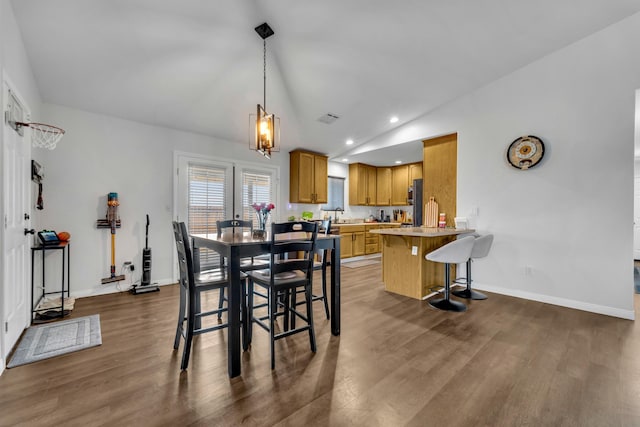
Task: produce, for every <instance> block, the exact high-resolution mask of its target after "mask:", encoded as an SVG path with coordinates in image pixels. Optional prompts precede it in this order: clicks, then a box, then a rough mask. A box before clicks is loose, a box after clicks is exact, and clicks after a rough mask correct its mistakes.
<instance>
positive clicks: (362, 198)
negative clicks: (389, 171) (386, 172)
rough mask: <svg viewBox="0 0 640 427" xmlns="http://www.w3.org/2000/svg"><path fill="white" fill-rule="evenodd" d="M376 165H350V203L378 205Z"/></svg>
mask: <svg viewBox="0 0 640 427" xmlns="http://www.w3.org/2000/svg"><path fill="white" fill-rule="evenodd" d="M376 175H377V172H376V167H375V166H369V165H365V164H363V163H352V164H350V165H349V204H350V205H364V206H376V205H377V203H376V180H377V176H376Z"/></svg>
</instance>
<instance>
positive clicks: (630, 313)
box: [473, 281, 635, 320]
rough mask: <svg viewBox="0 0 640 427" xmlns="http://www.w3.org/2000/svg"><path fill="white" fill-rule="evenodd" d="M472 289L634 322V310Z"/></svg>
mask: <svg viewBox="0 0 640 427" xmlns="http://www.w3.org/2000/svg"><path fill="white" fill-rule="evenodd" d="M473 289H477V290H480V291H487V292H493V293H496V294H501V295H507V296H510V297H516V298H522V299H527V300H531V301H538V302H543V303H546V304H552V305H558V306H560V307H567V308H573V309H576V310H582V311H588V312H590V313H597V314H604V315H606V316H612V317H619V318H621V319H627V320H635V311H634V310H623V309H620V308H615V307H608V306H605V305H598V304H591V303H588V302H582V301H575V300H570V299H566V298H559V297H552V296H549V295H541V294H535V293H533V292H526V291H519V290H514V289H508V288H501V287H498V286H490V285H483V284H482V283H476V282H475V281H474V282H473Z"/></svg>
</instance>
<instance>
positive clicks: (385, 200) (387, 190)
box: [376, 167, 391, 206]
mask: <svg viewBox="0 0 640 427" xmlns="http://www.w3.org/2000/svg"><path fill="white" fill-rule="evenodd" d="M376 204H377V205H378V206H390V205H391V168H390V167H381V168H376Z"/></svg>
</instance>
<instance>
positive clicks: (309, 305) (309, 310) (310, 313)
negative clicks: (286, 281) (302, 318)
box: [305, 282, 317, 353]
mask: <svg viewBox="0 0 640 427" xmlns="http://www.w3.org/2000/svg"><path fill="white" fill-rule="evenodd" d="M305 297H306V299H307V319H308V320H309V344H310V345H311V351H313V352H314V353H315V352H316V350H317V347H316V334H315V330H314V328H313V292H312V289H311V282H309V283H308V284H307V285H306V286H305Z"/></svg>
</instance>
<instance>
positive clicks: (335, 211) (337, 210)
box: [333, 208, 344, 224]
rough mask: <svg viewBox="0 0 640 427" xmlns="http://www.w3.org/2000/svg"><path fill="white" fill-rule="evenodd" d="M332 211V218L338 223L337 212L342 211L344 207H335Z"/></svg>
mask: <svg viewBox="0 0 640 427" xmlns="http://www.w3.org/2000/svg"><path fill="white" fill-rule="evenodd" d="M333 212H334V219H335V222H336V224H337V223H338V219H339V218H338V212H344V209H342V208H335V209H334V210H333Z"/></svg>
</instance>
